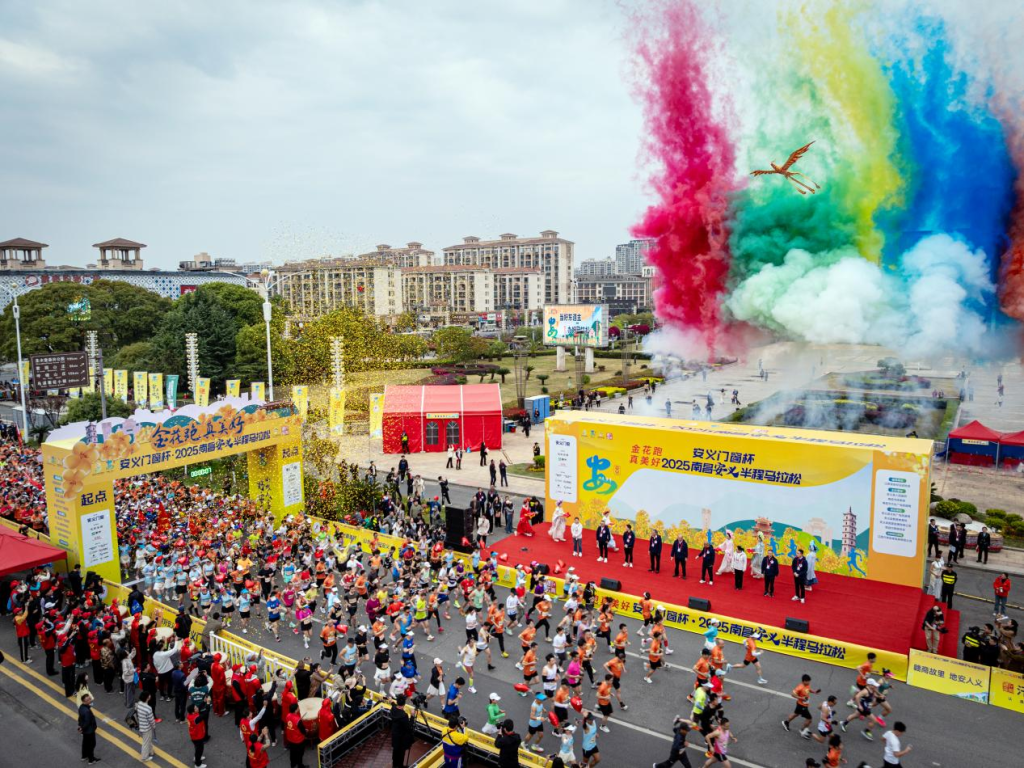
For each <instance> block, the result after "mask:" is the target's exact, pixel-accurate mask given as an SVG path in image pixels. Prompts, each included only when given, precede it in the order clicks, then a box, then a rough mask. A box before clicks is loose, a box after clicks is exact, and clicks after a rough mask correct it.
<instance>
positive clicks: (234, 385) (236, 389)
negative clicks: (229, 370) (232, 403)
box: [224, 379, 242, 397]
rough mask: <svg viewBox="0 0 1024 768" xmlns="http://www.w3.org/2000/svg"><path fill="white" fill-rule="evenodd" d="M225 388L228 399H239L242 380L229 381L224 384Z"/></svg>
mask: <svg viewBox="0 0 1024 768" xmlns="http://www.w3.org/2000/svg"><path fill="white" fill-rule="evenodd" d="M224 387H225V390H226V392H227V396H228V397H238V395H239V394H240V392H241V390H242V381H241V379H228V380H227V381H225V382H224Z"/></svg>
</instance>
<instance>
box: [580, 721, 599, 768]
mask: <svg viewBox="0 0 1024 768" xmlns="http://www.w3.org/2000/svg"><path fill="white" fill-rule="evenodd" d="M599 762H601V753H600V752H599V751H598V749H597V721H596V720H595V719H594V715H593V714H591V713H590V712H587V714H586V715H585V716H584V718H583V762H582V763H581V765H583V766H585V768H593V766H595V765H597V764H598V763H599Z"/></svg>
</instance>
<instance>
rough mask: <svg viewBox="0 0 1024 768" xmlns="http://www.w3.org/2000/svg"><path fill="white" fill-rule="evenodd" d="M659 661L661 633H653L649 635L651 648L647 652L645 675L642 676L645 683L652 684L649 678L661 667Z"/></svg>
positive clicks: (660, 657) (660, 655) (660, 656)
mask: <svg viewBox="0 0 1024 768" xmlns="http://www.w3.org/2000/svg"><path fill="white" fill-rule="evenodd" d="M661 659H662V650H661V633H660V632H653V633H652V634H651V647H650V648H649V649H648V651H647V674H646V675H644V682H645V683H651V682H654V681H653V680H651V676H652V675H653V674H654V673H655V672H657V671H658V669H659V668H660V667H661Z"/></svg>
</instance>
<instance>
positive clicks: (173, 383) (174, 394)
mask: <svg viewBox="0 0 1024 768" xmlns="http://www.w3.org/2000/svg"><path fill="white" fill-rule="evenodd" d="M167 407H168V408H170V409H171V410H173V409H175V408H177V407H178V374H176V373H169V374H167Z"/></svg>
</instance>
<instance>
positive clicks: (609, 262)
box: [576, 256, 617, 278]
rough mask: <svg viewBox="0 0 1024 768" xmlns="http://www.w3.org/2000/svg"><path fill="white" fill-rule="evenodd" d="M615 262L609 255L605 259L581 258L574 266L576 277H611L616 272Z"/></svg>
mask: <svg viewBox="0 0 1024 768" xmlns="http://www.w3.org/2000/svg"><path fill="white" fill-rule="evenodd" d="M616 266H617V262H616V261H615V259H613V258H612V257H611V256H609V257H608V258H605V259H583V261H581V262H580V264H579V266H578V267H576V277H577V278H581V277H611V276H612V275H614V274H615V273H616Z"/></svg>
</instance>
